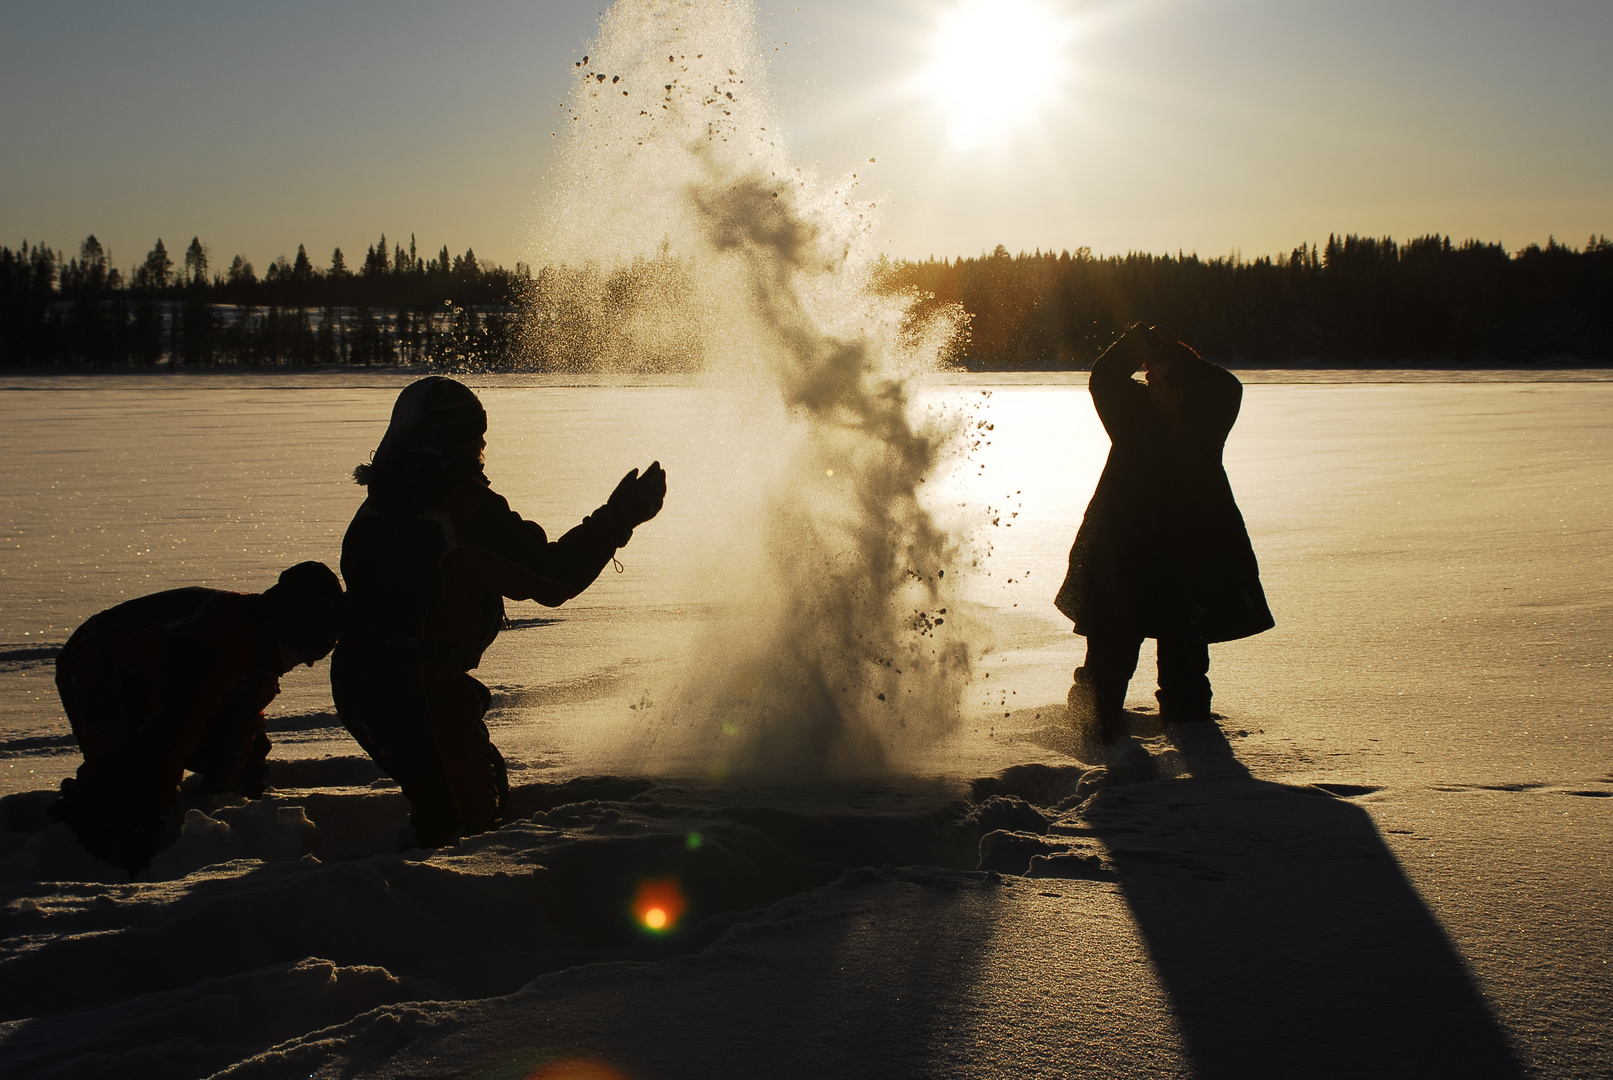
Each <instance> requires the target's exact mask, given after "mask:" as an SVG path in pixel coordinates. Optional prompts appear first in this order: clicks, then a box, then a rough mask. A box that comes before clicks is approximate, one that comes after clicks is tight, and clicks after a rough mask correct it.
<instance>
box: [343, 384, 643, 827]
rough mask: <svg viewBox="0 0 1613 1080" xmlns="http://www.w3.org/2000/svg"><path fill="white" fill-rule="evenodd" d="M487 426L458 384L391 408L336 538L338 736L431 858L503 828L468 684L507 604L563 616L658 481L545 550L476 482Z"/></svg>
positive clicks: (484, 700)
mask: <svg viewBox="0 0 1613 1080" xmlns="http://www.w3.org/2000/svg"><path fill="white" fill-rule="evenodd" d="M486 431H487V413H486V412H485V411H483V409H482V404H481V402H480V401H478V400H477V398H476V395H475V394H474V393H472V392H471V391H470V390H469V389H468V388H467V387H465V386H464V385H462V384H460V383H457V382H455V381H454V380H452V379H445V378H442V377H440V376H431V377H429V378H425V379H421V380H419V381H418V382H415V383H411V384H410V385H409V386H407V387H405V388H404V390H403V392H402V393H400V394H399V395H398V400H397V404H396V405H395V406H394V407H393V409H392V419H391V423H390V424H389V426H388V427H387V430H386V435H385V436H384V437H383V438H382V440H381V445H380V447H379V448H377V449H376V451H375V453H374V455H373V456H372V460H371V461H370V463H369V464H367V465H360V466H359V467H358V468H357V469H355V470H354V473H353V477H354V479H355V480H357V481H358V483H360V484H362V485H365V486H366V487H367V488H368V496H367V497H366V498H365V500H364V503H363V505H362V506H360V507H359V510H358V513H357V515H356V516H355V517H354V518H353V522H352V524H351V525H349V526H348V529H347V536H346V538H345V539H344V540H343V541H342V575H343V577H345V578H346V580H347V583H348V595H349V607H348V614H349V618H348V620H347V622H346V623H345V625H344V627H343V634H342V641H341V644H340V645H338V646H337V649H336V655H335V656H334V657H332V658H331V690H332V693H333V695H334V697H335V699H336V710H337V713H338V714H339V715H340V716H341V718H342V723H343V724H345V725H346V726H347V729H348V730H349V731H350V732H352V734H353V737H354V738H355V739H357V740H358V742H359V744H360V745H361V746H363V747H364V749H365V750H366V751H367V752H368V753H369V755H370V756H371V757H372V758H374V759H375V762H376V764H378V765H380V766H381V768H382V769H384V770H385V771H386V772H387V773H388V775H390V776H391V777H392V778H393V779H395V780H397V781H398V784H399V785H400V786H401V787H402V788H403V794H404V795H405V796H406V797H407V798H408V800H409V806H410V811H411V814H410V821H411V824H412V825H413V832H414V837H413V842H414V844H416V845H418V846H421V847H441V846H443V845H446V844H449V843H452V842H453V841H454V840H455V838H457V837H459V836H465V835H469V834H472V833H478V832H484V831H486V830H488V829H492V828H496V827H497V826H498V825H500V824H502V823H503V820H504V810H505V804H506V802H507V800H508V797H509V782H508V780H507V779H506V776H505V771H504V759H503V757H502V756H501V755H500V754H499V752H498V749H497V748H496V747H495V746H494V745H493V743H492V741H491V739H490V738H489V737H488V733H487V726H486V724H484V723H483V720H482V717H483V716H484V714H485V713H486V712H487V710H488V708H489V707H490V706H491V705H492V695H491V694H490V693H489V691H488V689H487V687H485V686H483V685H482V684H481V683H480V682H478V681H477V680H476V679H474V678H473V677H471V675H470V672H471V671H472V670H474V669H475V668H476V667H477V666H478V665H479V664H480V663H481V658H482V653H483V652H484V651H485V650H486V649H487V647H488V646H489V645H490V644H492V642H493V639H494V638H495V637H497V636H498V632H499V629H500V627H501V626H502V624H503V621H504V600H505V599H506V598H508V599H511V600H536V601H537V602H538V603H540V604H546V605H549V606H551V607H554V606H558V605H559V604H562V603H564V602H565V601H567V600H569V599H571V598H572V597H574V596H576V595H577V594H578V593H580V592H582V591H583V590H584V589H586V588H587V587H588V586H589V585H591V584H592V583H593V581H594V579H595V578H597V577H598V576H599V573H600V571H601V570H603V569H604V568H605V564H606V563H608V562H610V560H611V558H612V556H613V555H614V554H615V552H616V549H617V548H619V547H621V546H622V545H624V544H626V543H627V541H628V540H629V538H631V537H632V535H633V530H634V528H636V527H637V526H639V525H641V524H643V523H644V522H646V521H648V520H650V519H651V518H653V517H654V516H655V515H656V514H657V513H659V512H660V510H661V504H662V501H663V500H664V498H665V496H666V473H665V472H664V471H662V469H661V466H660V464H659V463H655V464H652V465H651V466H650V467H649V468H648V469H646V470H645V471H644V475H642V476H640V475H639V472H638V470H637V469H634V470H633V471H632V472H630V473H628V474H627V476H626V477H624V478H623V479H622V482H621V483H620V484H618V485H617V487H616V490H615V491H614V492H613V493H612V494H611V496H610V499H609V501H608V502H606V504H605V505H604V506H601V507H600V508H599V509H598V510H596V511H594V513H592V514H590V515H589V516H588V517H586V518H584V519H583V522H582V524H580V525H578V526H577V527H576V528H574V529H572V530H571V531H570V532H568V533H566V534H565V535H564V536H562V537H561V538H560V539H558V540H555V541H550V540H549V538H548V537H547V535H545V533H544V531H543V529H542V528H541V527H539V526H538V525H537V524H536V523H535V522H531V521H526V520H524V519H523V518H522V517H521V516H520V515H519V514H518V513H516V512H515V511H514V510H511V509H510V505H509V503H508V502H506V501H505V500H504V498H503V497H502V496H500V495H498V494H497V493H496V492H494V491H493V490H492V488H491V487H490V486H489V484H488V480H487V476H486V475H485V474H484V473H483V471H482V470H483V455H484V451H485V450H486V446H487V443H486V441H485V439H484V435H485V433H486Z"/></svg>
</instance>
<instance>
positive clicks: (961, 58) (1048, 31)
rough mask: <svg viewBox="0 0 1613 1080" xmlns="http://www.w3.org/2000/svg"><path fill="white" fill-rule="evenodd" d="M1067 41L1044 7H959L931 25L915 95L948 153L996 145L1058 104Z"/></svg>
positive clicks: (1007, 0) (1015, 2)
mask: <svg viewBox="0 0 1613 1080" xmlns="http://www.w3.org/2000/svg"><path fill="white" fill-rule="evenodd" d="M1073 35H1074V28H1073V26H1072V25H1071V23H1070V22H1069V20H1067V19H1066V18H1065V17H1063V16H1062V15H1061V14H1060V13H1059V11H1058V10H1057V9H1056V8H1055V7H1054V6H1053V5H1052V4H1051V3H1049V2H1047V0H963V2H962V3H960V4H957V5H956V6H954V7H952V8H950V9H948V10H947V11H946V12H945V13H944V14H942V15H941V17H940V18H939V20H938V21H937V23H936V26H935V29H934V32H933V37H932V38H931V41H930V48H929V55H930V59H929V62H928V63H927V64H925V65H924V67H923V68H922V69H921V70H920V71H919V72H918V76H917V78H916V80H915V89H916V90H917V91H918V92H919V93H920V94H921V95H923V96H924V97H925V98H926V99H928V100H929V101H931V102H932V103H934V105H935V106H936V107H937V108H939V109H940V110H941V113H942V115H943V117H944V118H945V120H946V124H947V134H948V137H949V138H950V140H951V142H952V144H953V145H954V146H956V147H959V148H968V147H975V146H981V145H985V144H989V143H993V142H996V141H998V140H1000V139H1002V138H1004V137H1006V136H1008V135H1011V134H1013V133H1015V132H1017V131H1021V130H1024V129H1026V128H1028V127H1030V126H1032V125H1033V124H1035V122H1036V121H1037V120H1038V119H1039V118H1040V115H1041V113H1042V112H1043V111H1044V110H1046V109H1049V108H1052V107H1055V106H1056V105H1057V104H1058V103H1059V100H1060V98H1061V97H1062V96H1063V93H1064V86H1065V83H1066V81H1067V79H1068V76H1069V66H1070V60H1069V55H1068V48H1069V44H1070V40H1071V38H1072V37H1073Z"/></svg>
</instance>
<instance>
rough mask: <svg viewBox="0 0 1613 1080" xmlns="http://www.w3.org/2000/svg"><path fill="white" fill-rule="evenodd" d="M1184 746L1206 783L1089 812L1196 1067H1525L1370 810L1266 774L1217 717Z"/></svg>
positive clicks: (1411, 1071) (1378, 1073) (1508, 1070)
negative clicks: (1253, 767) (1243, 758)
mask: <svg viewBox="0 0 1613 1080" xmlns="http://www.w3.org/2000/svg"><path fill="white" fill-rule="evenodd" d="M1174 741H1175V742H1176V745H1177V748H1178V749H1179V751H1180V752H1181V754H1182V756H1183V759H1184V761H1185V763H1186V764H1187V766H1188V768H1189V770H1190V771H1191V773H1192V776H1190V777H1184V778H1180V779H1175V780H1164V781H1159V782H1156V783H1150V784H1140V785H1134V786H1115V787H1108V788H1105V789H1103V790H1101V791H1099V792H1098V794H1097V795H1095V796H1094V797H1093V798H1092V799H1091V800H1090V801H1089V802H1088V803H1087V804H1086V806H1085V807H1084V813H1083V818H1084V819H1085V822H1086V824H1087V825H1088V826H1089V827H1090V828H1091V829H1092V831H1093V833H1094V835H1096V836H1098V837H1099V838H1101V839H1102V841H1103V842H1104V845H1105V846H1106V847H1107V848H1108V849H1109V853H1110V857H1111V859H1112V861H1113V864H1114V866H1115V867H1116V869H1117V870H1118V871H1119V872H1120V881H1121V888H1122V890H1123V892H1124V894H1125V897H1126V900H1127V902H1128V904H1129V905H1130V907H1131V910H1132V912H1133V913H1134V914H1135V916H1136V919H1137V922H1138V925H1139V926H1140V927H1141V929H1142V932H1143V935H1144V938H1145V940H1146V941H1147V944H1148V949H1149V953H1150V955H1151V956H1152V958H1153V961H1154V965H1155V967H1156V969H1157V970H1158V972H1159V974H1160V977H1161V979H1162V980H1163V982H1164V984H1165V987H1166V989H1167V990H1168V992H1169V994H1170V997H1171V1000H1172V1002H1173V1005H1174V1008H1175V1011H1176V1014H1177V1016H1178V1017H1179V1019H1180V1022H1181V1025H1182V1030H1183V1033H1184V1035H1185V1037H1186V1040H1187V1044H1188V1048H1189V1051H1190V1053H1191V1054H1192V1057H1193V1060H1194V1062H1195V1064H1196V1066H1197V1068H1198V1070H1199V1074H1200V1075H1202V1076H1205V1077H1223V1076H1224V1077H1236V1078H1239V1080H1249V1078H1259V1077H1292V1076H1341V1077H1346V1076H1347V1077H1362V1076H1370V1077H1399V1076H1404V1077H1418V1078H1422V1077H1428V1076H1463V1077H1518V1076H1521V1075H1522V1072H1521V1070H1520V1068H1519V1066H1518V1064H1517V1061H1516V1059H1515V1057H1514V1055H1513V1052H1512V1050H1511V1048H1510V1047H1509V1045H1508V1042H1507V1039H1506V1037H1505V1035H1504V1034H1503V1032H1502V1030H1501V1028H1500V1026H1499V1024H1498V1023H1497V1022H1496V1020H1495V1018H1494V1017H1493V1016H1492V1015H1491V1013H1490V1011H1489V1009H1488V1008H1487V1006H1486V1005H1485V1002H1484V1000H1483V998H1482V997H1481V996H1480V994H1479V992H1478V990H1477V987H1476V985H1475V983H1474V980H1473V978H1472V976H1471V975H1470V974H1469V972H1468V969H1467V967H1466V965H1465V964H1464V962H1463V961H1462V958H1461V957H1460V955H1458V953H1457V952H1456V949H1455V947H1454V946H1453V945H1452V943H1451V941H1450V939H1449V938H1448V937H1447V936H1446V934H1445V932H1444V930H1443V928H1442V927H1441V926H1440V924H1439V921H1438V920H1437V919H1436V918H1435V917H1434V915H1433V914H1432V913H1431V912H1430V911H1429V909H1428V908H1427V906H1425V905H1424V903H1423V901H1422V899H1421V898H1420V897H1419V896H1418V894H1417V891H1416V889H1415V887H1414V886H1413V885H1412V883H1411V882H1410V881H1409V880H1408V879H1407V877H1406V875H1405V873H1404V872H1403V871H1402V870H1401V868H1400V865H1399V863H1398V862H1397V861H1396V859H1395V857H1394V854H1393V853H1392V852H1391V851H1390V850H1389V848H1388V846H1387V845H1386V844H1385V843H1384V841H1383V838H1382V837H1381V836H1380V835H1379V833H1378V830H1377V828H1376V826H1375V825H1374V824H1373V822H1372V819H1371V817H1370V816H1369V815H1368V814H1367V813H1366V811H1365V810H1363V809H1362V808H1360V807H1358V806H1355V805H1353V804H1351V803H1349V802H1347V801H1344V799H1342V798H1338V797H1335V796H1334V794H1332V793H1329V792H1326V791H1322V790H1319V789H1316V788H1300V787H1293V786H1288V785H1282V784H1274V783H1267V782H1263V781H1259V780H1255V779H1253V778H1252V777H1251V776H1250V775H1249V773H1248V771H1247V770H1245V769H1244V768H1243V766H1242V765H1241V764H1239V763H1238V762H1237V760H1236V759H1235V757H1234V756H1233V753H1232V748H1231V746H1230V745H1229V744H1228V743H1227V741H1226V738H1225V736H1223V735H1222V734H1221V732H1220V730H1219V729H1218V728H1216V727H1214V725H1206V726H1205V729H1204V730H1197V731H1193V730H1190V731H1187V732H1185V733H1179V734H1178V735H1177V737H1176V738H1175V739H1174ZM1358 793H1359V792H1358Z"/></svg>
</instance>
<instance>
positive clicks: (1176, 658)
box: [1054, 327, 1274, 758]
mask: <svg viewBox="0 0 1613 1080" xmlns="http://www.w3.org/2000/svg"><path fill="white" fill-rule="evenodd" d="M1139 369H1140V370H1142V371H1144V372H1146V379H1147V382H1146V384H1144V383H1139V382H1138V381H1137V380H1135V379H1134V378H1132V376H1133V375H1134V374H1136V372H1137V371H1138V370H1139ZM1088 385H1089V387H1090V389H1091V391H1092V402H1093V404H1094V405H1095V406H1096V407H1097V411H1098V418H1099V419H1100V420H1102V421H1103V427H1104V430H1105V431H1107V432H1108V434H1109V440H1110V443H1111V444H1112V445H1111V448H1110V451H1109V459H1108V461H1107V462H1106V463H1105V464H1104V467H1103V475H1102V476H1101V477H1100V478H1099V480H1098V487H1097V490H1096V491H1095V492H1094V493H1093V495H1092V502H1091V503H1090V504H1088V506H1087V512H1086V517H1085V518H1084V519H1083V520H1082V522H1081V529H1080V531H1079V532H1078V533H1077V534H1076V537H1075V544H1074V546H1073V547H1071V549H1070V569H1069V573H1068V575H1067V576H1066V577H1065V579H1064V585H1063V587H1061V588H1060V589H1059V592H1058V596H1057V597H1056V598H1055V600H1054V605H1055V606H1056V607H1057V608H1058V609H1059V610H1060V611H1062V612H1063V613H1064V614H1065V615H1067V616H1069V617H1070V618H1071V619H1073V620H1074V621H1075V632H1076V633H1077V634H1081V635H1083V636H1084V637H1085V638H1086V639H1087V649H1086V659H1085V660H1084V662H1083V663H1082V665H1081V666H1080V667H1079V668H1077V669H1076V670H1075V685H1074V686H1072V687H1071V688H1070V695H1069V701H1070V713H1071V717H1072V719H1073V720H1074V721H1075V722H1076V723H1077V725H1079V726H1081V727H1082V728H1083V729H1084V731H1085V733H1086V734H1088V735H1089V737H1091V738H1092V739H1093V740H1094V741H1096V742H1099V743H1102V744H1104V746H1105V747H1106V748H1107V750H1108V753H1109V755H1110V757H1111V758H1115V757H1117V756H1119V755H1121V754H1123V753H1124V751H1125V750H1126V749H1127V748H1128V746H1129V744H1130V740H1129V738H1128V736H1127V733H1126V724H1125V713H1124V703H1125V699H1126V686H1127V684H1128V683H1129V682H1130V681H1131V676H1132V674H1133V672H1135V671H1136V669H1137V655H1138V651H1139V650H1140V648H1141V646H1142V642H1143V640H1144V639H1145V638H1154V639H1156V640H1157V641H1158V643H1159V690H1158V692H1157V693H1156V694H1155V697H1156V698H1157V699H1158V701H1159V708H1160V714H1161V716H1162V717H1163V719H1165V720H1167V721H1174V722H1203V721H1208V720H1209V719H1210V718H1211V713H1210V680H1209V675H1208V672H1209V668H1210V653H1209V648H1208V646H1209V644H1210V643H1211V642H1216V641H1231V640H1233V639H1235V638H1242V637H1249V636H1250V635H1252V634H1258V633H1261V632H1262V631H1264V630H1269V629H1270V628H1271V627H1272V626H1273V625H1274V623H1273V620H1272V617H1271V610H1270V609H1269V608H1268V607H1267V606H1266V596H1265V593H1264V592H1263V591H1262V589H1261V587H1260V569H1259V566H1258V564H1257V563H1256V561H1255V554H1254V550H1253V548H1252V547H1251V546H1250V544H1249V533H1248V530H1247V529H1245V528H1244V524H1243V515H1242V514H1240V513H1239V512H1238V505H1237V503H1236V502H1235V501H1234V500H1233V498H1232V487H1231V485H1230V484H1229V483H1228V481H1227V474H1226V470H1225V469H1224V468H1223V467H1222V465H1221V451H1222V447H1223V446H1224V445H1225V443H1226V439H1227V434H1228V433H1229V432H1230V431H1231V430H1232V425H1233V423H1234V421H1236V420H1237V418H1238V407H1239V405H1240V403H1241V402H1242V399H1243V386H1242V384H1240V383H1239V382H1238V380H1237V377H1236V376H1234V375H1233V374H1232V373H1231V372H1229V371H1227V370H1226V369H1224V368H1221V367H1217V366H1216V365H1214V364H1211V363H1209V362H1208V361H1206V360H1204V359H1202V358H1201V357H1200V356H1199V354H1198V353H1196V352H1194V351H1193V350H1192V349H1190V348H1188V347H1187V346H1186V345H1184V344H1183V343H1181V342H1179V341H1177V340H1176V339H1175V338H1174V337H1171V336H1169V335H1167V334H1164V333H1161V332H1160V331H1158V330H1156V329H1151V328H1148V329H1145V328H1142V327H1134V328H1132V329H1131V330H1129V331H1128V332H1127V333H1125V334H1124V335H1122V337H1121V338H1120V340H1118V341H1116V342H1115V343H1114V344H1113V345H1112V346H1110V347H1109V348H1108V349H1107V350H1106V351H1105V352H1104V354H1103V355H1102V356H1100V357H1099V358H1098V359H1097V361H1096V362H1095V363H1094V364H1093V365H1092V377H1091V380H1090V382H1089V384H1088Z"/></svg>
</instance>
